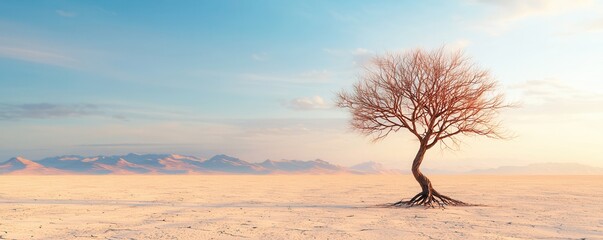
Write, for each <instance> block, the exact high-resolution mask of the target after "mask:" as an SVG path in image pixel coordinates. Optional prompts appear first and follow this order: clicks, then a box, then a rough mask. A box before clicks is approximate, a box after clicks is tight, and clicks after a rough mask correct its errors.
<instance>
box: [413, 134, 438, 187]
mask: <svg viewBox="0 0 603 240" xmlns="http://www.w3.org/2000/svg"><path fill="white" fill-rule="evenodd" d="M426 152H427V146H425V145H424V144H421V147H420V148H419V151H418V152H417V155H416V156H415V160H413V161H412V175H413V176H414V177H415V179H416V180H417V182H418V183H419V185H421V190H422V191H421V192H422V193H423V194H431V193H432V191H433V187H432V186H431V181H429V178H427V177H426V176H425V175H423V173H422V172H421V170H420V169H419V167H420V166H421V163H422V162H423V158H424V157H425V153H426Z"/></svg>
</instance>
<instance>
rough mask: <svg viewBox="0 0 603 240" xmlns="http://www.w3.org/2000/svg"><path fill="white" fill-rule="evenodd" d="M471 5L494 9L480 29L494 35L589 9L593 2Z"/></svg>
mask: <svg viewBox="0 0 603 240" xmlns="http://www.w3.org/2000/svg"><path fill="white" fill-rule="evenodd" d="M469 2H471V3H478V4H485V5H488V6H490V7H492V10H493V11H494V13H493V14H492V15H491V16H489V17H488V19H486V20H485V21H483V22H482V24H480V28H481V29H483V30H484V31H486V32H489V33H490V34H493V35H498V34H500V33H502V32H504V31H507V30H508V29H509V28H511V27H512V26H513V25H515V24H516V23H518V22H521V21H523V20H526V19H529V18H533V17H545V16H558V15H562V14H566V13H570V12H572V11H576V10H580V9H587V8H588V7H589V6H591V5H592V4H593V3H594V2H593V1H592V0H573V1H565V0H473V1H469Z"/></svg>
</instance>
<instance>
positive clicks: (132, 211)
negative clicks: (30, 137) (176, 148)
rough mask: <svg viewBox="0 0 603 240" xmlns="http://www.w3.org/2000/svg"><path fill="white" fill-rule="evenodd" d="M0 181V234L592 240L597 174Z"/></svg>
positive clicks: (601, 180) (602, 181) (602, 221)
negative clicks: (429, 194)
mask: <svg viewBox="0 0 603 240" xmlns="http://www.w3.org/2000/svg"><path fill="white" fill-rule="evenodd" d="M433 183H434V184H435V186H436V188H437V189H438V190H439V191H441V192H443V193H446V194H449V195H451V196H454V197H456V198H458V199H461V200H464V201H467V202H471V203H480V204H484V205H486V206H480V207H451V208H448V209H445V210H441V209H429V210H425V209H423V208H410V209H384V208H371V206H374V205H376V204H380V203H385V202H392V201H395V200H398V199H399V198H400V197H409V196H411V195H412V194H414V193H415V192H417V191H418V190H419V189H418V186H416V183H415V182H414V180H413V179H412V177H411V176H407V175H397V176H396V175H295V176H287V175H268V176H249V175H247V176H240V175H239V176H236V175H234V176H233V175H230V176H229V175H225V176H221V175H213V176H199V175H179V176H174V175H171V176H170V175H162V176H157V175H128V176H116V175H113V176H73V175H68V176H61V175H57V176H0V216H2V217H1V218H0V239H211V238H214V239H314V238H316V239H582V238H585V239H602V238H603V214H602V213H603V202H602V201H601V199H603V177H602V176H521V177H518V176H434V177H433Z"/></svg>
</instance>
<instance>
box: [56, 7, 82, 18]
mask: <svg viewBox="0 0 603 240" xmlns="http://www.w3.org/2000/svg"><path fill="white" fill-rule="evenodd" d="M56 13H57V14H58V15H59V16H61V17H75V16H77V13H75V12H70V11H65V10H61V9H59V10H56Z"/></svg>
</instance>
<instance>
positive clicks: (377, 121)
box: [337, 48, 509, 207]
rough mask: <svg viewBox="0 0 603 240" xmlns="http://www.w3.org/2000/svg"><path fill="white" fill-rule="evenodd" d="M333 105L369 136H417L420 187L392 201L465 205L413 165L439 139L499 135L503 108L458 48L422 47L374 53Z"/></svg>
mask: <svg viewBox="0 0 603 240" xmlns="http://www.w3.org/2000/svg"><path fill="white" fill-rule="evenodd" d="M337 105H338V106H339V107H341V108H347V109H349V110H350V112H351V114H352V120H351V125H352V128H353V129H355V130H358V131H360V132H361V133H363V134H365V135H368V136H372V137H373V141H378V140H381V139H383V138H385V137H386V136H387V135H389V134H390V133H392V132H398V131H399V130H402V129H405V130H408V131H409V132H410V133H412V134H413V135H414V136H415V137H416V138H417V139H418V140H419V150H418V152H417V154H416V156H415V158H414V160H413V163H412V173H413V175H414V177H415V179H416V180H417V182H419V184H420V185H421V189H422V191H421V192H420V193H418V194H417V195H415V196H414V197H412V198H411V199H410V200H408V201H403V200H401V201H399V202H396V203H393V204H391V205H392V206H413V205H423V206H427V207H434V206H438V205H439V206H441V207H444V206H445V205H468V204H467V203H464V202H462V201H459V200H455V199H452V198H450V197H448V196H445V195H443V194H440V193H439V192H438V191H436V190H435V189H434V188H433V186H432V185H431V181H430V180H429V179H428V178H427V177H426V176H425V175H423V173H421V171H420V170H419V167H420V166H421V163H422V162H423V157H424V156H425V153H426V152H427V150H429V149H431V148H432V147H434V146H435V145H436V144H438V143H440V144H442V145H440V146H443V147H450V146H451V144H453V145H458V143H459V142H458V137H459V136H460V135H483V136H487V137H492V138H503V136H502V135H501V132H500V130H499V122H497V121H494V120H495V117H496V116H497V114H498V112H499V110H500V109H502V108H505V107H509V105H507V104H505V103H503V96H502V94H500V93H497V91H496V82H495V81H494V80H493V78H492V77H491V75H490V74H489V72H488V71H487V70H483V69H480V68H479V67H477V66H475V65H474V64H473V63H471V61H470V60H469V59H468V58H467V57H465V56H464V55H463V54H462V53H461V52H456V53H446V52H445V51H444V49H443V48H440V49H437V50H434V51H431V52H428V51H425V50H422V49H416V50H412V51H408V52H406V53H403V54H387V55H384V56H377V57H375V58H374V59H373V60H372V62H371V64H370V65H369V66H367V67H366V68H365V72H364V74H363V75H362V76H361V77H360V81H359V82H357V83H356V84H355V85H354V87H353V91H351V92H347V91H342V92H341V93H339V95H338V100H337Z"/></svg>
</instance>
